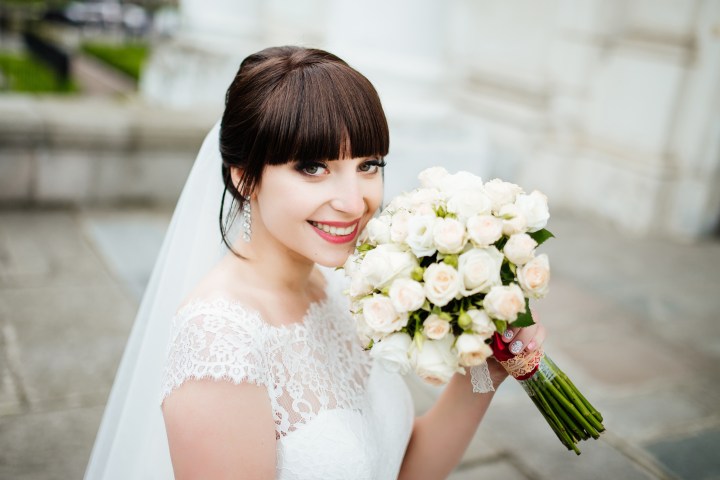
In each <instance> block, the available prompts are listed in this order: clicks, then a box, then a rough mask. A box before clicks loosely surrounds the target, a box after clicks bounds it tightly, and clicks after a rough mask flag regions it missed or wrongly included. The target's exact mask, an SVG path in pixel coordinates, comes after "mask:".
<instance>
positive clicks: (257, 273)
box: [229, 228, 315, 295]
mask: <svg viewBox="0 0 720 480" xmlns="http://www.w3.org/2000/svg"><path fill="white" fill-rule="evenodd" d="M264 233H265V232H264V231H263V230H262V229H259V228H258V229H253V232H252V240H251V241H250V242H249V243H248V242H245V241H244V240H243V239H242V236H240V238H238V240H236V241H235V243H234V244H233V250H235V251H236V252H238V253H239V254H240V255H242V256H243V257H244V258H238V257H237V256H235V255H234V254H233V253H232V252H231V253H229V255H231V256H233V257H234V262H235V263H236V264H237V265H238V267H239V268H241V269H242V270H244V271H245V273H247V274H249V275H251V276H252V284H253V286H254V287H257V288H260V289H262V290H266V291H272V292H283V293H288V292H293V293H298V294H301V295H305V294H307V293H308V291H310V290H311V286H310V281H309V280H310V275H311V274H312V272H313V269H314V267H315V263H314V262H312V261H310V260H308V259H307V258H305V257H301V256H299V255H297V254H296V253H295V252H292V251H289V250H288V249H287V248H285V247H284V245H281V244H278V242H277V241H275V240H274V239H272V238H270V237H269V236H268V235H264Z"/></svg>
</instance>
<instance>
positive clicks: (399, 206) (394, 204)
mask: <svg viewBox="0 0 720 480" xmlns="http://www.w3.org/2000/svg"><path fill="white" fill-rule="evenodd" d="M400 210H410V194H409V193H402V194H400V195H398V196H397V197H395V198H393V199H392V200H390V204H388V206H387V207H386V208H385V210H383V211H384V212H393V213H394V212H399V211H400Z"/></svg>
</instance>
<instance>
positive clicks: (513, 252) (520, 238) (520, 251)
mask: <svg viewBox="0 0 720 480" xmlns="http://www.w3.org/2000/svg"><path fill="white" fill-rule="evenodd" d="M535 247H537V242H536V241H535V240H533V238H532V237H531V236H530V235H528V234H527V233H515V234H513V235H510V238H509V239H508V241H507V243H506V244H505V246H504V247H503V253H504V254H505V256H506V257H507V258H508V260H510V261H511V262H512V263H514V264H515V265H518V266H519V265H524V264H526V263H527V262H529V261H530V260H531V259H532V258H533V257H534V256H535Z"/></svg>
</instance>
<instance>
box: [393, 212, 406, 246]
mask: <svg viewBox="0 0 720 480" xmlns="http://www.w3.org/2000/svg"><path fill="white" fill-rule="evenodd" d="M408 220H410V213H408V211H407V210H400V211H398V212H396V213H395V214H393V216H392V219H391V220H390V240H392V241H393V242H395V243H402V242H404V241H405V239H406V238H407V235H408Z"/></svg>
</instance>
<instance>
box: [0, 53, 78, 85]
mask: <svg viewBox="0 0 720 480" xmlns="http://www.w3.org/2000/svg"><path fill="white" fill-rule="evenodd" d="M0 71H1V72H2V76H3V77H4V79H5V84H6V85H5V86H4V87H2V88H0V91H1V90H9V91H11V92H25V93H71V92H76V91H77V86H76V85H75V84H74V83H73V82H72V81H69V82H66V83H64V84H63V83H61V82H60V81H59V80H58V79H57V78H56V77H55V74H54V73H53V71H52V70H51V69H50V68H48V67H46V66H45V65H44V64H43V63H42V62H40V61H39V60H36V59H34V58H32V57H31V56H29V55H26V54H18V53H7V52H0Z"/></svg>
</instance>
